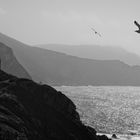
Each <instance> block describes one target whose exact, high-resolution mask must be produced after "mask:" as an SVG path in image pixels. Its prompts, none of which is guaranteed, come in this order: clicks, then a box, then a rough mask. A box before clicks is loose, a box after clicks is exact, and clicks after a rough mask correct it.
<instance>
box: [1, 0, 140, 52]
mask: <svg viewBox="0 0 140 140" xmlns="http://www.w3.org/2000/svg"><path fill="white" fill-rule="evenodd" d="M134 20H137V21H138V22H139V23H140V0H0V32H2V33H4V34H6V35H9V36H11V37H14V38H15V39H17V40H19V41H22V42H24V43H26V44H29V45H36V44H48V43H49V44H50V43H53V44H54V43H55V44H73V45H75V44H76V45H80V44H99V45H103V46H106V45H111V46H119V47H123V48H125V49H126V50H129V51H133V52H135V53H137V54H140V34H138V33H136V32H134V31H135V30H137V27H136V26H135V25H134ZM91 28H94V29H95V30H97V31H98V32H99V33H100V34H101V35H102V36H101V37H99V36H98V35H95V34H94V32H93V31H92V30H91Z"/></svg>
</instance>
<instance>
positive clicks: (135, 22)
mask: <svg viewBox="0 0 140 140" xmlns="http://www.w3.org/2000/svg"><path fill="white" fill-rule="evenodd" d="M134 24H135V25H136V26H137V27H138V28H139V29H138V30H136V31H135V32H137V33H140V24H139V23H138V22H137V21H134Z"/></svg>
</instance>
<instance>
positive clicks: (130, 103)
mask: <svg viewBox="0 0 140 140" xmlns="http://www.w3.org/2000/svg"><path fill="white" fill-rule="evenodd" d="M55 88H56V89H57V90H59V91H62V93H63V94H65V95H66V96H68V97H69V98H70V99H71V100H72V101H73V102H74V103H75V105H76V108H77V111H78V112H79V114H80V118H81V121H82V122H83V123H84V124H85V125H89V126H92V127H93V128H95V129H96V131H97V132H98V133H104V134H107V135H108V136H109V137H111V135H112V134H114V133H115V134H117V136H118V137H119V138H120V139H121V140H127V139H129V140H130V139H131V140H137V139H139V140H140V87H131V86H125V87H120V86H61V87H55Z"/></svg>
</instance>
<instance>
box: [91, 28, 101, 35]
mask: <svg viewBox="0 0 140 140" xmlns="http://www.w3.org/2000/svg"><path fill="white" fill-rule="evenodd" d="M91 30H92V31H93V32H94V33H95V34H96V35H99V36H100V37H101V34H100V33H98V32H97V31H96V30H95V29H94V28H91Z"/></svg>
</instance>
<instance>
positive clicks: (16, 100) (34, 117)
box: [0, 70, 108, 140]
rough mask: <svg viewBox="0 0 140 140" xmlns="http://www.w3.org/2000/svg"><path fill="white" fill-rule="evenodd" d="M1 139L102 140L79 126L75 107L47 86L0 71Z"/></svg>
mask: <svg viewBox="0 0 140 140" xmlns="http://www.w3.org/2000/svg"><path fill="white" fill-rule="evenodd" d="M0 139H1V140H5V139H6V140H17V139H22V140H104V139H108V138H107V137H106V136H97V135H96V131H95V130H94V129H93V128H91V127H89V126H85V125H83V124H82V123H81V121H80V118H79V114H78V113H77V112H76V106H75V105H74V103H73V102H72V101H71V100H70V99H69V98H67V97H66V96H65V95H64V94H62V93H61V92H59V91H56V90H55V89H54V88H52V87H50V86H48V85H41V84H38V83H35V82H33V81H32V80H29V79H19V78H17V77H15V76H12V75H9V74H6V73H5V72H3V71H1V70H0Z"/></svg>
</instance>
